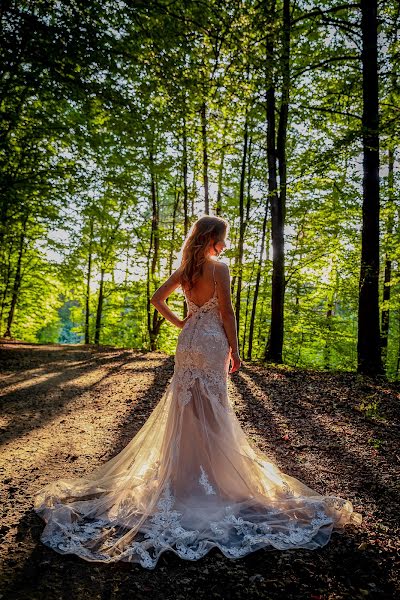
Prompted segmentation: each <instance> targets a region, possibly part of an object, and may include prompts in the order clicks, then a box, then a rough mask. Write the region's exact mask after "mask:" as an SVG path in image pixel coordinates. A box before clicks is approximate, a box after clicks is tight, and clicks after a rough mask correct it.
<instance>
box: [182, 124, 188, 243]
mask: <svg viewBox="0 0 400 600" xmlns="http://www.w3.org/2000/svg"><path fill="white" fill-rule="evenodd" d="M182 162H183V165H182V166H183V234H184V237H185V238H186V236H187V233H188V231H189V213H188V197H189V190H188V152H187V128H186V117H183V156H182Z"/></svg>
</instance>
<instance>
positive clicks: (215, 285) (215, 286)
mask: <svg viewBox="0 0 400 600" xmlns="http://www.w3.org/2000/svg"><path fill="white" fill-rule="evenodd" d="M213 279H214V294H215V292H216V290H217V282H216V281H215V262H214V268H213Z"/></svg>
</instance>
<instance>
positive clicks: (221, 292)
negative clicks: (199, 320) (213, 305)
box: [215, 263, 240, 373]
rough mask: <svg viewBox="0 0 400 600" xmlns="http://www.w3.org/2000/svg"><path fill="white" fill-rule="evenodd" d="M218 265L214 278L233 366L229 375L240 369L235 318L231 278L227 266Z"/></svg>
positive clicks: (223, 264)
mask: <svg viewBox="0 0 400 600" xmlns="http://www.w3.org/2000/svg"><path fill="white" fill-rule="evenodd" d="M219 265H220V266H219V268H218V269H217V271H216V277H215V278H216V281H217V289H218V304H219V309H220V313H221V318H222V322H223V325H224V329H225V333H226V337H227V338H228V342H229V345H230V347H231V352H232V362H233V366H232V369H231V371H230V373H234V372H235V371H237V370H238V369H239V367H240V356H239V343H238V338H237V330H236V317H235V313H234V310H233V306H232V299H231V276H230V273H229V267H228V265H226V264H225V263H219Z"/></svg>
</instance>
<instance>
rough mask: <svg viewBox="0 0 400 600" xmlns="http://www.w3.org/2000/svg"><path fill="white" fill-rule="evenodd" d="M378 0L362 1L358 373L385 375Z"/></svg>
mask: <svg viewBox="0 0 400 600" xmlns="http://www.w3.org/2000/svg"><path fill="white" fill-rule="evenodd" d="M377 28H378V23H377V2H376V0H361V29H362V42H363V47H362V70H363V114H362V130H363V136H362V137H363V152H364V159H363V206H362V236H361V269H360V281H359V307H358V340H357V355H358V361H357V362H358V365H357V368H358V372H359V373H360V374H363V375H370V376H375V375H378V374H383V372H384V371H383V365H382V358H381V340H380V331H379V100H378V50H377V35H378V31H377Z"/></svg>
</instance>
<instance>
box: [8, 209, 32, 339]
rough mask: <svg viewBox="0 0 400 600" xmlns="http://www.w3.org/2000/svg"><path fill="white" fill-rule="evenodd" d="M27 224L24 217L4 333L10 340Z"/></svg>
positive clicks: (20, 280) (19, 283) (26, 217)
mask: <svg viewBox="0 0 400 600" xmlns="http://www.w3.org/2000/svg"><path fill="white" fill-rule="evenodd" d="M27 223H28V216H27V215H26V216H24V219H23V222H22V231H21V234H20V237H19V247H18V258H17V267H16V270H15V277H14V285H13V291H12V296H11V304H10V310H9V312H8V317H7V326H6V331H5V332H4V337H9V338H10V337H11V327H12V324H13V321H14V314H15V308H16V306H17V302H18V296H19V291H20V288H21V282H22V274H21V272H22V257H23V255H24V244H25V237H26V225H27Z"/></svg>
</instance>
